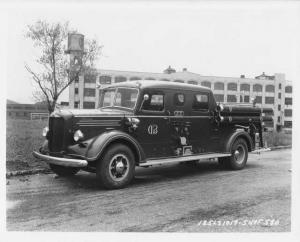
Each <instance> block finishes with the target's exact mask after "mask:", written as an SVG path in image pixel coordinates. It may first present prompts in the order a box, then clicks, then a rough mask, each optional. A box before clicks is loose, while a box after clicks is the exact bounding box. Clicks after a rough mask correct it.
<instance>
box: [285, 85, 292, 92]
mask: <svg viewBox="0 0 300 242" xmlns="http://www.w3.org/2000/svg"><path fill="white" fill-rule="evenodd" d="M285 92H286V93H292V92H293V87H292V86H286V87H285Z"/></svg>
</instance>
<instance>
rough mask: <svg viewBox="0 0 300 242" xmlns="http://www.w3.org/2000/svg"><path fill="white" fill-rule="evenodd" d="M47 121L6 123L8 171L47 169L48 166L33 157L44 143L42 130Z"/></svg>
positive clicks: (12, 120) (11, 121)
mask: <svg viewBox="0 0 300 242" xmlns="http://www.w3.org/2000/svg"><path fill="white" fill-rule="evenodd" d="M45 126H47V121H46V120H44V121H40V120H15V119H7V121H6V169H7V171H8V172H10V171H18V170H30V169H32V168H45V167H47V165H46V164H45V163H44V162H41V161H39V160H37V159H36V158H34V157H33V156H32V151H33V150H37V149H38V148H39V147H40V146H41V145H42V144H43V142H44V140H45V138H44V137H42V129H43V128H44V127H45Z"/></svg>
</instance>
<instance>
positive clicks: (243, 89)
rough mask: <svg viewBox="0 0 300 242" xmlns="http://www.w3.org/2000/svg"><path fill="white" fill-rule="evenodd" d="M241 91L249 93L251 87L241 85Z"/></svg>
mask: <svg viewBox="0 0 300 242" xmlns="http://www.w3.org/2000/svg"><path fill="white" fill-rule="evenodd" d="M241 91H246V92H249V91H250V85H249V84H246V83H243V84H241Z"/></svg>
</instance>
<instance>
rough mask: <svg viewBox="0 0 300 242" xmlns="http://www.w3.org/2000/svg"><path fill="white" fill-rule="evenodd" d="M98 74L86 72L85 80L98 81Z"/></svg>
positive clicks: (86, 81) (87, 81)
mask: <svg viewBox="0 0 300 242" xmlns="http://www.w3.org/2000/svg"><path fill="white" fill-rule="evenodd" d="M96 79H97V76H96V75H95V74H85V75H84V82H85V83H96Z"/></svg>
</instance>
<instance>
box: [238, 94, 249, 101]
mask: <svg viewBox="0 0 300 242" xmlns="http://www.w3.org/2000/svg"><path fill="white" fill-rule="evenodd" d="M240 102H244V103H249V102H250V96H248V95H246V96H242V95H241V98H240Z"/></svg>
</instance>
